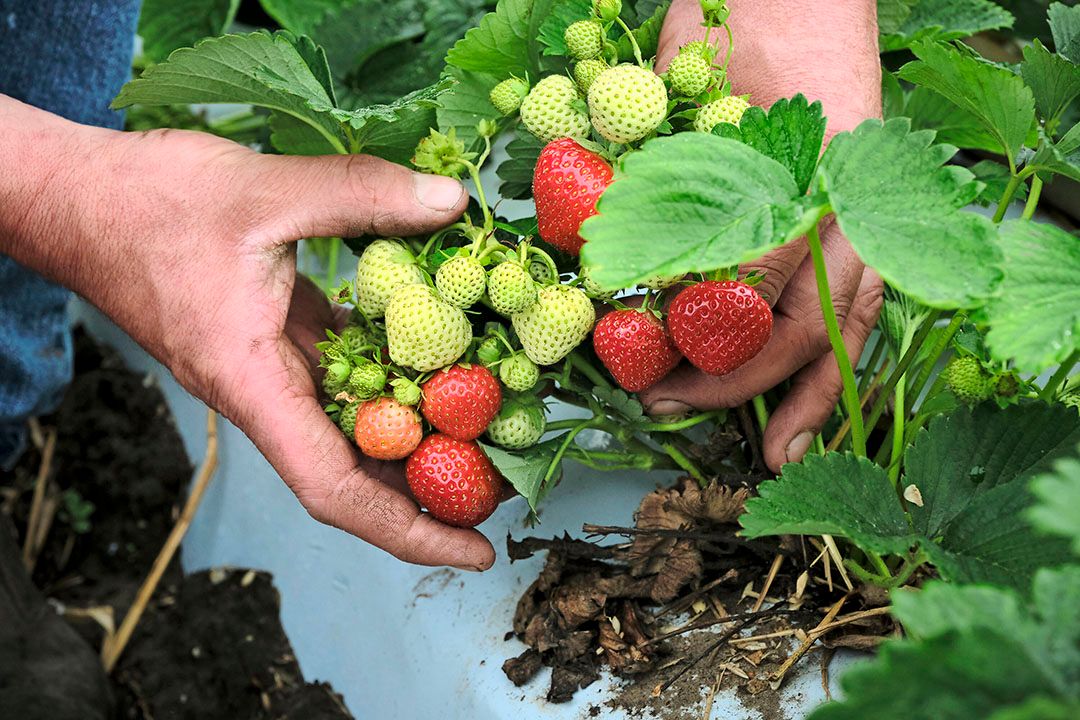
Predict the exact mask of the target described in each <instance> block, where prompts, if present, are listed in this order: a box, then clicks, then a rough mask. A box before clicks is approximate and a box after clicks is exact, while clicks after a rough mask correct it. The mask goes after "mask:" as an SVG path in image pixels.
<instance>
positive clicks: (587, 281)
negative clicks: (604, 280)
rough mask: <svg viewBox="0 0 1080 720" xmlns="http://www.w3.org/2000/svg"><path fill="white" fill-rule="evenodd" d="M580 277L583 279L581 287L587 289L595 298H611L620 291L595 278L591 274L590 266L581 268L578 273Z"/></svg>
mask: <svg viewBox="0 0 1080 720" xmlns="http://www.w3.org/2000/svg"><path fill="white" fill-rule="evenodd" d="M578 278H580V280H581V289H582V290H584V291H585V294H586V295H588V296H589V297H591V298H593V299H595V300H610V299H611V298H613V297H615V295H616V293H618V292H619V291H618V290H613V289H612V288H606V287H604V286H603V285H601V284H600V283H598V282H596V281H595V280H593V279H592V277H591V276H590V275H589V269H588V268H581V271H580V272H579V273H578Z"/></svg>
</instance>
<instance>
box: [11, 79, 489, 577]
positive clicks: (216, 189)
mask: <svg viewBox="0 0 1080 720" xmlns="http://www.w3.org/2000/svg"><path fill="white" fill-rule="evenodd" d="M0 132H3V134H4V137H5V143H4V144H3V147H0V166H3V167H6V168H17V169H18V171H17V172H16V173H13V174H11V175H9V176H7V177H6V178H0V250H2V251H4V252H7V253H9V254H11V255H12V256H13V257H15V258H16V259H17V260H19V261H20V262H22V263H23V264H25V265H27V266H29V267H32V268H34V269H36V270H38V271H39V272H42V273H43V274H45V275H48V276H51V277H52V278H53V279H56V280H58V281H59V282H61V283H62V284H64V285H66V286H67V287H70V288H71V289H72V290H74V291H76V292H78V293H79V294H81V295H82V296H83V297H85V298H86V299H87V300H89V301H90V302H92V303H93V304H94V305H96V306H97V307H98V308H100V309H101V310H102V311H103V312H104V313H105V314H107V315H108V316H109V317H110V318H112V319H113V320H114V321H115V322H116V323H117V324H118V325H119V326H120V327H122V328H123V329H124V330H125V331H127V332H128V334H130V335H131V337H132V338H134V339H135V340H136V341H137V342H138V343H139V344H140V345H142V346H143V347H144V348H146V349H147V350H148V351H149V352H150V353H151V354H152V355H153V356H154V357H155V358H157V359H158V360H160V361H161V362H162V363H163V364H164V365H165V366H167V367H168V368H169V369H170V370H171V371H172V372H173V374H174V375H175V376H176V378H177V380H178V381H179V382H180V383H181V384H182V385H183V386H184V387H185V388H186V389H187V390H189V391H190V392H191V393H192V394H194V395H195V396H197V397H199V398H201V399H202V400H204V401H205V402H206V403H207V404H208V405H210V406H211V407H212V408H214V409H216V410H218V411H219V412H220V413H222V414H223V415H224V416H226V417H227V418H229V419H230V420H231V421H232V422H233V423H235V424H236V425H237V427H239V428H240V429H241V430H243V431H244V433H245V434H247V435H248V437H249V438H251V440H252V441H253V442H254V443H255V445H256V446H257V447H258V448H259V450H260V451H261V452H262V453H263V454H264V455H265V456H266V458H267V459H268V460H269V461H270V463H271V464H272V465H273V466H274V468H275V469H276V470H277V471H278V473H280V474H281V476H282V478H284V480H285V482H286V483H288V485H289V487H290V488H291V489H292V490H293V492H294V493H296V496H297V497H298V498H299V500H300V502H301V503H302V504H303V506H304V507H305V508H306V509H307V510H308V512H309V513H310V514H311V515H312V516H313V517H314V518H315V519H317V520H319V521H321V522H325V523H328V524H330V525H334V526H336V527H339V528H341V529H343V530H345V531H347V532H349V533H352V534H353V535H356V536H357V537H360V538H362V539H364V540H366V541H367V542H370V543H372V544H373V545H376V546H378V547H380V548H383V549H384V550H387V551H388V552H390V553H392V554H394V555H395V556H397V557H398V558H400V559H402V560H405V561H408V562H413V563H418V564H424V565H444V564H445V565H453V566H456V567H459V568H463V569H471V570H482V569H486V568H488V567H490V566H491V564H492V562H493V561H494V551H493V549H492V547H491V545H490V543H489V542H488V541H487V540H486V539H485V538H484V537H483V536H482V535H481V534H479V533H477V532H476V531H474V530H465V529H459V528H451V527H449V526H446V525H443V524H441V523H439V522H437V521H435V520H434V519H432V518H431V517H430V516H429V515H426V514H422V513H421V512H420V511H419V508H418V507H417V505H416V503H414V502H413V501H412V500H411V499H410V498H409V497H408V496H407V495H406V494H405V493H404V491H403V488H404V477H403V472H402V465H401V464H399V463H394V464H390V463H380V462H377V461H374V460H370V459H368V458H364V457H362V456H360V455H359V453H358V452H357V451H356V449H355V448H354V447H353V446H352V444H351V443H349V442H348V441H347V439H346V438H345V437H344V436H343V435H342V433H341V432H340V431H339V430H338V428H337V427H336V426H335V425H334V424H333V423H332V422H331V421H330V420H329V418H328V417H327V416H326V414H325V413H324V412H323V410H322V408H321V406H320V404H319V401H318V397H317V394H316V382H315V378H314V377H313V368H314V367H315V362H316V360H317V354H316V352H315V350H314V344H315V342H317V341H318V340H321V339H324V335H323V328H325V327H334V326H335V323H336V324H340V322H341V320H342V318H341V317H340V314H339V315H337V316H336V315H335V311H334V310H333V309H332V308H331V306H330V305H329V303H328V302H327V300H326V298H325V297H324V296H323V295H322V294H321V293H320V292H319V291H318V290H317V289H316V288H315V286H314V285H312V284H311V283H310V282H308V281H307V280H306V279H304V278H302V277H301V278H298V277H297V274H296V250H295V241H296V240H298V239H300V238H303V237H322V236H355V235H361V234H369V233H370V234H378V235H412V234H418V233H420V232H424V231H430V230H433V229H435V228H438V227H441V226H444V225H446V224H448V223H450V222H452V221H453V220H454V219H455V218H457V217H458V216H459V215H460V214H461V213H462V211H463V210H464V208H465V205H466V203H467V199H468V197H467V194H466V193H465V190H464V188H463V187H462V186H461V184H460V183H458V182H457V181H454V180H451V179H448V178H441V177H436V176H431V175H419V174H416V173H412V172H410V171H408V170H406V169H404V168H402V167H399V166H395V165H392V164H390V163H387V162H384V161H382V160H378V159H375V158H371V157H365V156H359V155H352V156H341V157H321V158H307V157H281V156H272V155H260V154H258V153H255V152H253V151H251V150H249V149H248V148H245V147H242V146H240V145H237V144H235V143H232V142H229V141H227V140H223V139H220V138H216V137H213V136H210V135H204V134H200V133H189V132H184V131H177V130H168V131H153V132H148V133H117V132H112V131H108V130H100V129H97V128H89V127H84V126H80V125H76V124H74V123H70V122H67V121H64V120H61V119H60V118H57V117H55V116H52V115H49V114H47V113H43V112H41V111H38V110H35V109H33V108H30V107H28V106H26V105H23V104H22V103H18V102H16V101H14V100H10V99H8V98H5V97H3V96H0ZM5 207H6V208H8V210H7V211H5V210H4V208H5Z"/></svg>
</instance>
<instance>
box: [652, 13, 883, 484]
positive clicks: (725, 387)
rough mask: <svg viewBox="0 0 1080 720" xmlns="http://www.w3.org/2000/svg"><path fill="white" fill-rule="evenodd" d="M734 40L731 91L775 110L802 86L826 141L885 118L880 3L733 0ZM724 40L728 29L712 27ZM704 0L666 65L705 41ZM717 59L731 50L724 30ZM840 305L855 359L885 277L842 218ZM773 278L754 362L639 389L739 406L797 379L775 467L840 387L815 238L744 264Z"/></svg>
mask: <svg viewBox="0 0 1080 720" xmlns="http://www.w3.org/2000/svg"><path fill="white" fill-rule="evenodd" d="M728 7H729V8H730V9H731V19H730V24H731V26H732V30H733V32H734V36H735V38H736V39H737V40H736V46H735V52H734V57H733V60H732V62H731V66H730V67H729V68H728V76H729V79H730V80H731V83H732V87H733V92H735V93H736V94H739V95H742V94H750V95H751V98H750V101H751V102H752V103H753V104H755V105H761V106H764V107H766V108H767V107H769V106H770V105H771V104H772V103H773V102H775V101H776V100H778V99H780V98H785V97H791V96H792V95H794V94H796V93H797V92H802V93H803V94H804V95H806V96H807V97H809V99H810V100H811V101H813V100H820V101H821V103H822V105H823V106H824V112H825V115H826V117H828V119H829V126H828V130H827V133H826V136H827V137H832V135H834V134H836V133H838V132H841V131H844V130H850V129H852V128H854V127H855V126H856V125H858V124H859V123H860V122H862V121H863V120H864V119H866V118H869V117H880V115H881V69H880V63H879V59H878V50H877V22H876V4H875V3H874V1H873V0H830V1H829V2H821V1H820V0H729V2H728ZM714 32H715V33H716V35H714V38H720V31H714ZM703 35H704V29H703V27H702V15H701V9H700V6H699V4H698V0H675V2H674V3H673V4H672V6H671V10H670V11H669V12H668V15H667V20H666V21H665V23H664V27H663V31H662V33H661V36H660V50H659V53H658V57H657V70H658V71H662V70H663V68H665V67H666V66H667V63H668V62H669V61H670V60H671V58H672V57H673V56H674V55H675V54H676V53H677V52H678V50H679V48H680V47H681V46H682V45H685V44H686V43H688V42H691V41H694V40H700V39H702V37H703ZM720 48H721V51H720V53H719V56H718V57H719V58H721V59H722V58H723V57H725V55H726V53H727V39H726V34H725V35H724V36H723V39H721V40H720ZM821 237H822V244H823V248H824V254H825V262H826V264H827V266H828V270H829V284H830V286H831V288H832V297H833V303H834V304H835V305H836V312H837V315H838V316H839V318H840V323H841V326H842V328H843V336H844V342H845V343H846V345H847V348H848V353H849V354H850V355H851V357H852V359H853V362H854V361H855V360H857V359H858V357H859V355H860V354H861V353H862V349H863V345H864V344H865V342H866V339H867V337H868V336H869V334H870V331H871V330H872V329H873V327H874V323H875V322H876V320H877V315H878V311H879V310H880V306H881V280H880V278H878V276H877V275H876V274H875V273H874V272H873V271H872V270H869V269H867V268H865V267H864V266H863V264H862V262H861V261H860V260H859V258H858V257H857V256H856V255H855V252H854V250H852V248H851V246H850V245H849V244H848V242H847V241H846V240H845V239H844V237H843V236H842V235H841V234H840V232H839V229H838V228H837V227H836V225H835V224H834V223H831V222H828V224H826V225H823V226H822V228H821ZM755 268H756V269H759V270H761V271H764V272H765V273H766V275H765V279H764V280H763V281H762V283H761V284H760V285H758V289H759V290H760V291H761V292H762V293H763V294H764V295H765V296H766V297H767V299H768V301H769V303H770V304H771V305H772V306H773V313H774V324H773V334H772V338H771V339H770V340H769V343H768V344H767V345H766V346H765V348H764V349H763V350H762V351H761V353H760V354H758V355H757V357H755V358H754V359H753V360H751V361H750V362H748V363H746V364H745V365H743V366H742V367H740V368H739V369H738V370H736V371H735V372H733V373H731V374H730V375H725V376H722V377H713V376H710V375H705V374H704V373H702V372H700V371H698V370H696V369H694V368H693V367H689V366H683V367H680V368H679V369H678V370H676V371H675V372H674V373H672V374H671V375H669V376H668V377H667V378H666V379H665V380H663V381H662V382H660V383H658V384H657V385H655V386H653V387H651V388H649V389H648V390H646V391H645V392H644V393H642V400H643V401H644V403H645V405H646V407H647V408H648V409H649V411H650V412H652V413H653V414H664V415H666V414H674V413H680V412H685V411H686V410H688V409H689V408H696V409H699V410H711V409H715V408H721V407H734V406H736V405H739V404H741V403H744V402H746V401H747V400H750V399H751V398H753V397H754V396H755V395H758V394H760V393H762V392H765V391H766V390H768V389H770V388H772V387H773V386H775V385H777V384H778V383H780V382H782V381H783V380H784V379H786V378H788V377H791V381H792V382H791V389H790V390H789V391H788V393H787V395H786V396H785V397H784V400H783V402H782V403H781V404H780V405H779V407H777V408H776V409H775V411H774V412H773V414H772V417H771V418H770V420H769V424H768V427H767V428H766V431H765V461H766V463H767V464H768V465H769V467H770V468H771V469H772V470H774V471H779V469H780V466H781V465H783V464H784V463H785V462H789V461H797V460H800V459H801V458H802V456H803V455H804V454H805V453H806V451H807V449H808V448H809V447H810V444H811V442H812V441H813V438H814V436H815V435H816V434H817V433H818V431H819V430H820V429H821V427H822V426H823V425H824V424H825V422H826V420H828V418H829V415H830V414H831V413H832V410H833V408H834V407H835V405H836V402H837V400H838V399H839V398H840V393H841V382H840V373H839V370H838V369H837V365H836V360H835V359H834V357H833V354H832V350H831V349H830V345H829V340H828V337H827V335H826V332H825V324H824V321H823V319H822V315H821V305H820V302H819V300H818V294H817V286H816V282H815V278H814V268H813V265H812V264H811V261H810V257H809V249H808V246H807V244H806V241H805V240H803V239H800V240H796V241H794V242H792V243H789V244H787V245H785V246H783V247H780V248H777V249H776V250H774V251H772V252H770V253H768V254H767V255H765V256H764V257H762V258H761V259H760V260H758V261H757V262H753V263H749V264H748V265H746V266H744V267H743V268H741V270H742V271H743V272H746V271H749V270H752V269H755Z"/></svg>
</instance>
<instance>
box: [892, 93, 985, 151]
mask: <svg viewBox="0 0 1080 720" xmlns="http://www.w3.org/2000/svg"><path fill="white" fill-rule="evenodd" d="M901 115H904V116H906V117H909V118H911V128H912V129H913V130H933V131H934V132H936V133H937V135H936V136H935V138H934V139H935V140H936V141H937V142H939V143H943V144H946V145H955V146H956V147H959V148H964V149H966V150H985V151H986V152H992V153H1000V152H1001V143H999V142H998V139H997V138H996V137H994V136H993V135H992V134H991V133H990V132H989V131H987V130H986V129H985V128H984V126H983V124H982V122H980V121H979V119H978V118H977V117H975V116H974V115H973V114H971V113H970V112H968V111H967V110H964V109H963V108H961V107H960V106H958V105H956V104H955V103H953V102H952V101H950V100H948V99H946V98H945V96H943V95H939V94H938V93H936V92H934V91H933V90H931V89H929V88H925V87H917V88H915V89H914V90H912V91H911V92H910V93H909V94H908V97H907V102H906V104H905V105H904V110H903V112H902V113H901Z"/></svg>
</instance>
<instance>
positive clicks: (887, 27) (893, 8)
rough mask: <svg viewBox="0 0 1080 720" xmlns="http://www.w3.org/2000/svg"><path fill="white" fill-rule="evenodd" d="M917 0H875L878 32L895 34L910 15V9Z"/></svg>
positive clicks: (884, 34) (886, 34)
mask: <svg viewBox="0 0 1080 720" xmlns="http://www.w3.org/2000/svg"><path fill="white" fill-rule="evenodd" d="M918 1H919V0H877V16H878V32H879V33H881V34H882V35H883V36H888V35H895V34H897V33H899V32H900V29H901V28H902V27H903V26H904V21H905V20H907V19H908V18H909V17H911V10H912V8H913V7H914V6H915V4H916V3H917V2H918Z"/></svg>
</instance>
